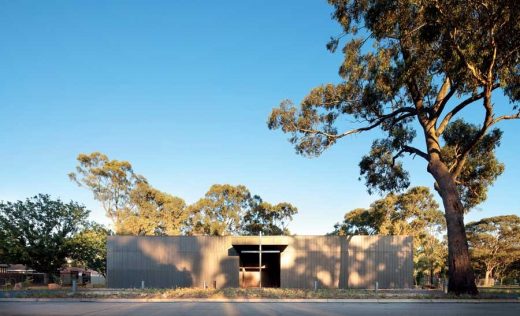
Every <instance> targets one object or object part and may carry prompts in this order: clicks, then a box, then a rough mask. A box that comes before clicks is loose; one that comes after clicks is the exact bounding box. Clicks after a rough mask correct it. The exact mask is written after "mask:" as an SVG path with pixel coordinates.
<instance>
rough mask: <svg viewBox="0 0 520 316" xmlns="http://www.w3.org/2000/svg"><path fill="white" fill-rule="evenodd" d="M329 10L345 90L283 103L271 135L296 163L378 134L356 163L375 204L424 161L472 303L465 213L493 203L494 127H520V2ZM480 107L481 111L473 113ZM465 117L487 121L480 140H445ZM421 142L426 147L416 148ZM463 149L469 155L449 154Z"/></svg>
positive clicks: (436, 1) (334, 87) (456, 276)
mask: <svg viewBox="0 0 520 316" xmlns="http://www.w3.org/2000/svg"><path fill="white" fill-rule="evenodd" d="M329 3H330V4H331V5H332V6H333V7H334V13H333V14H332V18H333V19H334V20H336V21H337V22H338V23H339V24H340V25H341V27H342V29H343V33H342V34H340V35H339V36H338V37H335V38H332V39H331V41H330V42H329V44H328V45H327V48H328V49H329V50H331V51H335V50H336V49H337V48H339V47H341V45H342V42H343V40H345V44H344V45H343V47H342V52H343V54H344V59H343V63H342V64H341V66H340V68H339V75H340V76H341V78H342V80H343V81H342V82H340V83H339V84H326V85H322V86H319V87H316V88H314V89H313V90H311V92H310V93H309V94H308V95H307V96H306V97H305V98H304V99H303V100H302V101H301V103H300V105H299V106H295V105H294V104H293V103H292V102H291V101H287V100H284V101H282V103H281V104H280V106H279V107H278V108H275V109H273V111H272V112H271V115H270V117H269V119H268V127H269V128H270V129H281V130H282V131H283V132H284V133H288V134H290V135H291V136H290V138H289V141H290V142H291V143H292V144H294V147H295V149H296V152H297V153H299V154H302V155H309V156H317V155H320V154H321V153H322V152H323V151H324V150H325V149H327V148H328V147H330V146H332V145H334V144H335V143H336V142H337V141H338V140H339V139H341V138H343V137H346V136H349V135H353V134H358V133H362V132H366V131H369V130H372V129H380V130H381V131H382V133H383V135H385V136H384V137H383V139H380V140H375V141H374V143H373V146H372V149H371V151H370V153H369V154H368V155H367V156H365V157H363V159H362V161H361V163H360V167H361V172H360V173H361V176H362V177H364V178H365V180H366V185H367V187H368V190H369V192H393V191H399V190H404V189H405V188H406V187H408V185H409V179H408V173H407V172H406V171H405V170H404V168H403V166H402V165H401V163H400V158H401V157H403V156H404V155H413V156H414V157H415V156H418V157H421V158H423V159H424V160H425V161H426V163H427V171H428V172H429V173H430V174H431V175H432V176H433V178H434V179H435V187H436V189H437V191H438V192H439V194H440V195H441V197H442V199H443V204H444V210H445V213H446V218H447V221H448V223H447V229H448V246H449V251H450V257H451V258H452V259H453V260H450V265H451V266H450V278H451V282H450V285H449V287H450V291H453V292H455V293H457V294H462V293H470V294H476V293H477V292H478V291H477V288H476V287H475V285H474V282H473V272H472V271H471V267H470V263H469V255H468V249H467V247H466V246H465V242H462V243H460V242H458V241H460V240H465V239H466V236H465V233H464V222H463V212H464V211H465V210H468V209H469V208H471V207H472V206H474V205H476V204H477V203H479V202H481V201H482V200H484V199H485V198H486V186H488V185H490V184H492V183H493V181H494V180H495V179H496V177H497V176H498V175H500V173H501V172H502V169H503V168H501V166H500V163H498V162H497V161H496V160H495V161H492V162H491V164H490V161H489V160H486V158H490V157H489V155H490V154H489V151H492V150H493V149H494V148H495V147H496V145H497V144H498V143H497V141H494V142H493V141H492V140H490V139H486V137H487V136H486V135H491V138H492V139H493V138H494V136H493V135H495V136H496V135H497V133H498V132H495V131H492V130H491V128H492V126H493V125H495V124H497V123H498V122H501V121H504V120H513V119H519V118H520V107H519V106H518V101H519V100H520V85H519V83H520V67H519V61H520V50H519V49H518V43H520V1H511V0H509V1H496V0H483V1H458V0H400V1H395V0H380V1H374V0H329ZM497 89H501V90H502V92H503V93H504V94H505V95H506V96H507V97H508V98H509V101H510V102H511V103H512V106H507V105H503V106H501V107H500V110H501V112H503V113H506V114H503V115H500V116H498V115H495V109H496V108H498V105H495V104H494V103H493V102H492V94H493V91H494V90H497ZM477 102H478V103H481V106H480V107H476V106H473V104H474V103H477ZM470 106H471V107H470ZM464 109H468V110H470V111H472V112H475V113H482V114H481V115H482V116H481V119H480V122H479V124H478V125H477V130H476V132H475V130H474V129H473V128H461V129H458V131H459V132H460V133H458V134H454V133H453V134H452V135H447V134H446V133H448V134H449V129H447V127H448V125H449V124H450V122H452V121H453V119H454V118H455V117H456V116H457V115H458V114H459V113H460V112H461V111H462V110H464ZM477 111H478V112H477ZM471 117H477V116H471ZM464 124H466V123H464ZM456 127H457V126H456V125H454V126H452V128H456ZM466 127H471V125H466ZM417 131H419V133H417ZM416 135H421V136H424V138H422V139H420V140H416V139H415V136H416ZM444 135H446V137H444ZM451 136H455V138H456V139H453V138H452V137H451ZM442 138H445V139H446V142H447V144H446V145H447V147H446V146H444V145H443V144H442V140H441V139H442ZM421 142H422V145H423V146H422V148H421V147H418V146H420V145H421ZM457 144H458V145H462V146H463V147H461V148H455V147H453V145H457ZM489 145H491V146H489ZM443 147H444V148H443ZM479 147H481V148H487V149H486V150H487V153H484V155H483V152H482V151H481V150H480V149H478V148H479ZM442 152H444V153H445V154H446V156H445V155H443V154H442ZM486 155H488V156H487V157H486ZM491 155H492V153H491ZM493 157H494V156H493ZM474 177H482V178H478V179H476V178H474ZM455 261H458V262H460V264H455Z"/></svg>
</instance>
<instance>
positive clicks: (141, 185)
mask: <svg viewBox="0 0 520 316" xmlns="http://www.w3.org/2000/svg"><path fill="white" fill-rule="evenodd" d="M77 160H78V166H77V167H76V172H75V173H74V172H73V173H70V174H69V177H70V179H71V180H73V181H75V182H76V183H77V184H78V185H80V186H85V187H87V188H89V189H90V190H91V191H92V193H93V194H94V198H95V199H96V200H98V201H100V202H101V204H102V206H103V208H104V209H105V212H106V214H107V216H108V217H109V218H110V219H111V220H112V221H113V223H114V227H115V231H116V233H117V234H120V235H152V236H153V235H159V236H160V235H178V234H180V233H181V232H183V231H184V230H185V224H186V220H187V218H188V214H187V209H186V204H185V202H184V200H182V199H181V198H178V197H175V196H173V195H170V194H168V193H164V192H161V191H159V190H157V189H155V188H153V187H152V186H151V185H150V184H148V182H147V180H146V178H145V177H143V176H140V175H137V174H136V173H135V172H134V170H133V168H132V165H131V164H130V163H129V162H128V161H119V160H110V159H109V158H108V157H107V156H106V155H104V154H102V153H99V152H94V153H91V154H80V155H78V158H77Z"/></svg>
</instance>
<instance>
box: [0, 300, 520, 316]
mask: <svg viewBox="0 0 520 316" xmlns="http://www.w3.org/2000/svg"><path fill="white" fill-rule="evenodd" d="M0 315H2V316H7V315H10V316H11V315H12V316H15V315H16V316H22V315H31V316H43V315H46V316H47V315H48V316H50V315H52V316H63V315H88V316H92V315H106V316H116V315H128V316H141V315H144V316H159V315H172V316H177V315H197V316H199V315H200V316H214V315H215V316H217V315H218V316H220V315H230V316H237V315H261V316H274V315H283V316H306V315H323V316H337V315H343V316H345V315H346V316H350V315H363V316H371V315H395V316H405V315H420V316H430V315H431V316H433V315H435V316H437V315H441V316H450V315H461V316H464V315H468V316H480V315H482V316H492V315H497V316H498V315H500V316H507V315H515V316H518V315H520V304H519V303H231V302H230V303H215V302H211V303H210V302H197V303H195V302H186V303H184V302H181V303H106V302H103V303H99V302H96V303H94V302H0Z"/></svg>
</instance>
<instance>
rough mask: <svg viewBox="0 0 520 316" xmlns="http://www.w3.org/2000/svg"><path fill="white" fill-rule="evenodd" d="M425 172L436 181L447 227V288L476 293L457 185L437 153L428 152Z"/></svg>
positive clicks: (454, 290) (457, 291)
mask: <svg viewBox="0 0 520 316" xmlns="http://www.w3.org/2000/svg"><path fill="white" fill-rule="evenodd" d="M428 172H430V173H431V174H432V175H433V177H434V178H435V180H436V182H437V189H438V192H439V194H440V196H441V198H442V203H443V205H444V216H445V217H446V226H447V231H448V268H449V270H448V273H449V284H448V291H449V292H451V293H455V294H457V295H458V294H471V295H476V294H478V290H477V286H476V284H475V276H474V273H473V268H472V267H471V261H470V257H469V250H468V240H467V238H466V230H465V227H464V210H463V206H462V203H461V201H460V196H459V192H458V190H457V186H456V184H455V181H454V180H453V178H452V176H451V174H450V172H449V170H448V168H447V167H446V165H445V164H444V163H443V162H442V161H441V160H440V159H439V156H438V153H433V154H430V162H429V164H428Z"/></svg>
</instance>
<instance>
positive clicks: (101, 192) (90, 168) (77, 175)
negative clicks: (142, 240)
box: [69, 152, 146, 231]
mask: <svg viewBox="0 0 520 316" xmlns="http://www.w3.org/2000/svg"><path fill="white" fill-rule="evenodd" d="M77 160H78V166H77V167H76V172H71V173H69V178H70V179H71V180H72V181H74V182H76V183H77V184H78V185H79V186H85V187H87V188H89V189H90V190H91V191H92V193H93V194H94V198H95V199H96V200H98V201H99V202H101V204H102V206H103V208H104V210H105V212H106V215H107V216H108V217H109V218H110V219H111V220H112V221H113V222H114V224H115V226H116V231H118V230H119V226H120V225H121V223H120V222H119V221H120V219H121V216H120V213H121V212H122V210H125V209H129V208H131V201H130V192H132V190H133V189H134V187H135V185H136V184H137V183H138V182H140V181H146V180H145V179H144V178H142V177H140V176H138V175H136V174H135V173H134V170H133V169H132V165H131V164H130V163H129V162H128V161H119V160H110V159H109V158H108V157H107V156H106V155H104V154H102V153H100V152H93V153H91V154H79V155H78V157H77Z"/></svg>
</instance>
